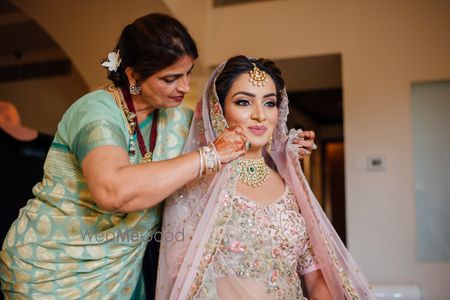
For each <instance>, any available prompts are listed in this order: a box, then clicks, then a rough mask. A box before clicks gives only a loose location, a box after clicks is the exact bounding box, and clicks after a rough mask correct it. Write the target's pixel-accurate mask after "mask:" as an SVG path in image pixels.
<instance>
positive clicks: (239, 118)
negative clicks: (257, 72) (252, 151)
mask: <svg viewBox="0 0 450 300" xmlns="http://www.w3.org/2000/svg"><path fill="white" fill-rule="evenodd" d="M249 78H250V75H249V74H248V73H243V74H241V75H239V76H238V77H237V78H236V80H235V81H234V83H233V84H232V86H231V88H230V90H229V91H228V94H227V96H226V98H225V112H224V113H225V118H226V120H227V122H228V125H229V126H234V125H241V126H242V127H243V129H244V134H245V136H246V137H247V138H248V141H249V142H250V143H251V144H252V148H253V147H263V146H264V145H265V144H267V142H268V141H269V138H270V137H271V136H272V134H273V131H274V130H275V126H276V124H277V121H278V107H277V105H276V104H277V97H276V87H275V83H274V82H273V80H272V78H270V76H269V81H268V82H267V83H266V84H265V85H264V86H259V87H258V86H255V85H253V84H252V83H251V82H249Z"/></svg>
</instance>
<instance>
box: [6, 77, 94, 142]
mask: <svg viewBox="0 0 450 300" xmlns="http://www.w3.org/2000/svg"><path fill="white" fill-rule="evenodd" d="M87 91H88V87H87V86H86V84H85V83H84V81H83V80H82V79H81V78H80V76H79V75H78V74H77V73H76V72H74V71H73V72H72V73H71V74H70V75H67V76H57V77H50V78H45V79H30V80H23V81H11V82H3V83H1V84H0V95H1V99H2V100H4V101H8V102H11V103H13V104H14V105H15V106H16V107H17V110H18V111H19V114H20V117H21V121H22V124H23V125H25V126H28V127H31V128H34V129H37V130H39V131H41V132H45V133H48V134H55V132H56V127H57V125H58V122H59V120H60V119H61V117H62V114H63V113H64V111H65V110H66V109H67V108H68V107H69V106H70V105H71V104H72V103H73V102H74V101H75V100H76V99H78V98H79V97H81V96H82V95H83V94H84V93H86V92H87Z"/></svg>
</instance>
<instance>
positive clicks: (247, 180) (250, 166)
mask: <svg viewBox="0 0 450 300" xmlns="http://www.w3.org/2000/svg"><path fill="white" fill-rule="evenodd" d="M238 172H239V181H241V182H242V183H244V184H246V185H250V186H251V187H257V186H261V184H263V183H264V182H265V181H266V180H267V178H268V177H269V167H268V166H267V165H266V162H265V160H264V157H261V158H257V159H250V158H244V157H241V158H239V161H238Z"/></svg>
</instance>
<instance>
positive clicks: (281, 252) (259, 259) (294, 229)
mask: <svg viewBox="0 0 450 300" xmlns="http://www.w3.org/2000/svg"><path fill="white" fill-rule="evenodd" d="M231 206H232V209H233V210H232V212H231V215H230V216H229V218H228V221H227V223H226V225H225V227H224V234H223V236H222V240H221V242H220V245H219V247H218V248H217V251H216V254H215V255H214V259H213V260H209V261H210V262H211V266H209V267H208V270H205V273H204V279H203V282H202V288H201V290H200V291H199V295H200V296H201V298H202V299H215V298H217V295H215V293H216V292H217V291H216V290H215V282H214V280H213V278H217V277H234V276H237V277H240V278H246V279H256V280H258V282H265V283H266V286H267V290H266V293H267V294H269V295H273V296H274V297H276V298H277V299H304V297H303V294H302V289H301V281H300V278H299V274H298V273H297V271H298V272H299V273H302V271H305V272H310V271H312V270H315V269H316V268H317V267H316V266H315V260H314V254H313V251H312V246H311V244H310V241H309V237H308V235H307V232H306V227H305V225H306V224H305V221H304V219H303V218H302V216H301V215H300V213H299V208H298V205H297V203H296V200H295V198H294V195H293V194H292V192H290V190H288V191H287V192H285V193H284V195H283V196H282V197H281V198H280V199H279V200H277V201H275V202H274V203H273V204H270V205H268V206H265V205H262V204H259V203H257V202H254V201H252V200H250V199H246V198H245V197H242V196H234V197H233V198H232V205H231ZM208 272H210V273H214V275H211V274H209V275H208ZM211 277H213V278H211ZM196 284H197V286H198V283H197V282H196Z"/></svg>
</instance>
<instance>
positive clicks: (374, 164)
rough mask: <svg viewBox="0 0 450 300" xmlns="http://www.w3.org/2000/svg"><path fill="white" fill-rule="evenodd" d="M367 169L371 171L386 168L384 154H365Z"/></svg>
mask: <svg viewBox="0 0 450 300" xmlns="http://www.w3.org/2000/svg"><path fill="white" fill-rule="evenodd" d="M367 170H368V171H371V172H379V171H384V170H386V156H385V155H383V154H372V155H369V156H367Z"/></svg>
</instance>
